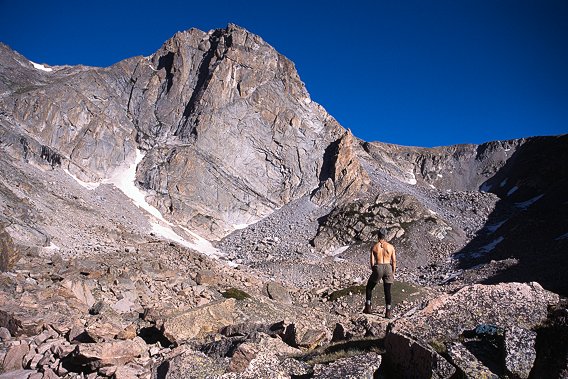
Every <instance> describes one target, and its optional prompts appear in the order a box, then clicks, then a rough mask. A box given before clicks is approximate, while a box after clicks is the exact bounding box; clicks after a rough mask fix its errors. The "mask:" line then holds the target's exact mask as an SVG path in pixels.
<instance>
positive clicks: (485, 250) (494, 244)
mask: <svg viewBox="0 0 568 379" xmlns="http://www.w3.org/2000/svg"><path fill="white" fill-rule="evenodd" d="M503 240H504V238H503V237H499V238H497V239H495V240H493V241H492V242H491V243H488V244H487V245H485V246H483V247H482V248H481V249H479V251H480V252H481V253H488V252H490V251H492V250H493V249H495V248H496V247H497V245H499V244H500V243H501V242H502V241H503Z"/></svg>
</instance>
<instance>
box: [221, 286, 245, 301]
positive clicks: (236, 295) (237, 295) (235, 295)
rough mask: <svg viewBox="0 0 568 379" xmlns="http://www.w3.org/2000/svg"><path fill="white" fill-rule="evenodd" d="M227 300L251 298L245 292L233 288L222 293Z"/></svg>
mask: <svg viewBox="0 0 568 379" xmlns="http://www.w3.org/2000/svg"><path fill="white" fill-rule="evenodd" d="M221 295H223V297H224V298H226V299H236V300H244V299H248V298H250V295H249V294H248V293H246V292H245V291H243V290H240V289H238V288H235V287H231V288H229V289H227V290H226V291H224V292H221Z"/></svg>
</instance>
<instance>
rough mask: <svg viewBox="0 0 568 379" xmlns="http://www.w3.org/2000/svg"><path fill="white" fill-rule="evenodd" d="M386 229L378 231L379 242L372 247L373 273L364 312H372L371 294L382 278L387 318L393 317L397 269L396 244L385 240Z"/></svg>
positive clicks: (368, 286) (368, 284)
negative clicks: (393, 295) (392, 289)
mask: <svg viewBox="0 0 568 379" xmlns="http://www.w3.org/2000/svg"><path fill="white" fill-rule="evenodd" d="M385 234H386V232H385V230H384V229H381V230H379V231H377V243H375V244H374V245H373V248H372V249H371V270H372V271H373V273H372V274H371V276H370V277H369V281H368V282H367V288H366V300H367V301H366V302H365V309H363V313H371V296H372V294H373V288H375V286H376V285H377V283H378V282H379V280H380V279H382V280H383V286H384V290H385V304H386V312H385V317H386V318H392V311H391V301H392V299H391V285H392V283H393V282H394V273H395V271H396V253H395V251H394V246H393V245H391V244H390V243H388V242H387V241H385Z"/></svg>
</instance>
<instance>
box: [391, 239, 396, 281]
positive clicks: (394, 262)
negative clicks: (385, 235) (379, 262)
mask: <svg viewBox="0 0 568 379" xmlns="http://www.w3.org/2000/svg"><path fill="white" fill-rule="evenodd" d="M391 266H392V273H393V275H394V273H395V272H396V250H395V249H394V246H393V247H392V256H391Z"/></svg>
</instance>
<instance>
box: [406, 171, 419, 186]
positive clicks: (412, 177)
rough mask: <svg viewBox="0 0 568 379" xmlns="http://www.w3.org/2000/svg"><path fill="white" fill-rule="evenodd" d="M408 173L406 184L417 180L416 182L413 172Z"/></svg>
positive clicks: (413, 183)
mask: <svg viewBox="0 0 568 379" xmlns="http://www.w3.org/2000/svg"><path fill="white" fill-rule="evenodd" d="M408 175H410V179H406V182H407V183H408V184H411V185H415V184H416V183H417V182H416V176H415V175H414V172H409V173H408Z"/></svg>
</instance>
